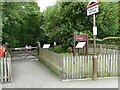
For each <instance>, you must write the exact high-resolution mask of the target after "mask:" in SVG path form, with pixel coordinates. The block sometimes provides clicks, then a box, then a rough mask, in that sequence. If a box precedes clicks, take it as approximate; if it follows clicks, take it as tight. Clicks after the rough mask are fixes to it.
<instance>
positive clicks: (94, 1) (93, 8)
mask: <svg viewBox="0 0 120 90" xmlns="http://www.w3.org/2000/svg"><path fill="white" fill-rule="evenodd" d="M86 9H87V15H88V16H89V15H93V39H94V40H93V41H94V42H93V43H94V46H93V79H94V80H97V56H96V35H97V27H96V24H95V13H97V12H98V11H99V9H98V0H91V1H89V3H88V5H87V7H86Z"/></svg>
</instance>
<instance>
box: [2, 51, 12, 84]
mask: <svg viewBox="0 0 120 90" xmlns="http://www.w3.org/2000/svg"><path fill="white" fill-rule="evenodd" d="M0 76H1V77H0V79H1V82H10V81H12V73H11V56H10V54H9V53H8V52H6V53H5V57H0Z"/></svg>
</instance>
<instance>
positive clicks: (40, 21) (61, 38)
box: [3, 2, 120, 52]
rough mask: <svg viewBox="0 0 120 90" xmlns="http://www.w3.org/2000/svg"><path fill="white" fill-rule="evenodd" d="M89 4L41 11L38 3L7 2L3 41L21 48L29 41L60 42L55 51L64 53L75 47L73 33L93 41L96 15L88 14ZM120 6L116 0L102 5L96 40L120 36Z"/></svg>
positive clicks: (58, 4)
mask: <svg viewBox="0 0 120 90" xmlns="http://www.w3.org/2000/svg"><path fill="white" fill-rule="evenodd" d="M86 5H87V3H86V2H58V3H57V4H56V5H54V6H49V7H48V8H47V9H46V10H45V11H44V12H43V13H42V12H40V11H39V8H38V6H37V3H35V2H34V3H33V2H31V3H30V2H29V3H25V2H24V3H23V2H22V3H18V2H4V3H3V25H4V26H3V43H6V42H7V43H9V47H20V46H25V45H26V44H29V45H32V46H34V45H36V44H37V43H36V42H37V41H40V42H41V43H42V44H44V43H53V42H57V44H58V46H57V47H55V48H54V50H55V51H57V50H58V52H61V51H62V50H63V49H64V50H63V51H65V50H67V48H68V47H71V46H72V45H71V43H72V42H73V32H80V33H86V34H88V35H89V39H90V40H89V42H91V41H92V40H91V38H93V34H92V31H93V30H92V28H93V17H92V15H91V16H87V15H86V13H87V12H86V11H87V10H86ZM119 7H120V5H118V3H117V2H101V3H100V4H99V13H97V14H96V25H97V28H98V35H97V42H100V43H102V41H99V40H101V39H102V38H105V37H110V36H111V37H115V36H119V35H120V30H119V28H118V19H119V18H118V16H119V14H118V10H119ZM106 8H107V9H106ZM115 40H116V39H115ZM104 42H106V43H109V42H114V41H113V40H112V41H111V40H109V42H108V40H106V41H105V40H104ZM91 43H93V41H92V42H91ZM114 43H116V42H114ZM60 48H62V49H61V50H60V51H59V49H60Z"/></svg>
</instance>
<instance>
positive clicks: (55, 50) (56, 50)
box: [49, 45, 66, 53]
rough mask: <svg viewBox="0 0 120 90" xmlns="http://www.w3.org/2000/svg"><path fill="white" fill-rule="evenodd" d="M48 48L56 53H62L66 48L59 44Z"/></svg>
mask: <svg viewBox="0 0 120 90" xmlns="http://www.w3.org/2000/svg"><path fill="white" fill-rule="evenodd" d="M49 50H51V51H53V52H56V53H63V52H66V50H65V49H64V48H63V47H62V46H61V45H57V46H55V47H52V48H50V49H49Z"/></svg>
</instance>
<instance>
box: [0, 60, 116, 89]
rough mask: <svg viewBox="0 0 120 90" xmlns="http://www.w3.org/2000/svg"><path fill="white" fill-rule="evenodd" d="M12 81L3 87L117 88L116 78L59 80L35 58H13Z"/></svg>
mask: <svg viewBox="0 0 120 90" xmlns="http://www.w3.org/2000/svg"><path fill="white" fill-rule="evenodd" d="M12 72H13V76H12V82H11V83H7V84H3V85H0V86H2V87H3V88H117V87H118V79H117V78H113V79H100V80H97V81H93V80H80V81H70V82H68V81H61V79H60V78H59V77H57V76H55V75H54V74H53V73H52V72H51V71H49V69H48V68H46V66H44V65H43V64H42V63H41V62H39V61H37V60H13V61H12Z"/></svg>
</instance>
